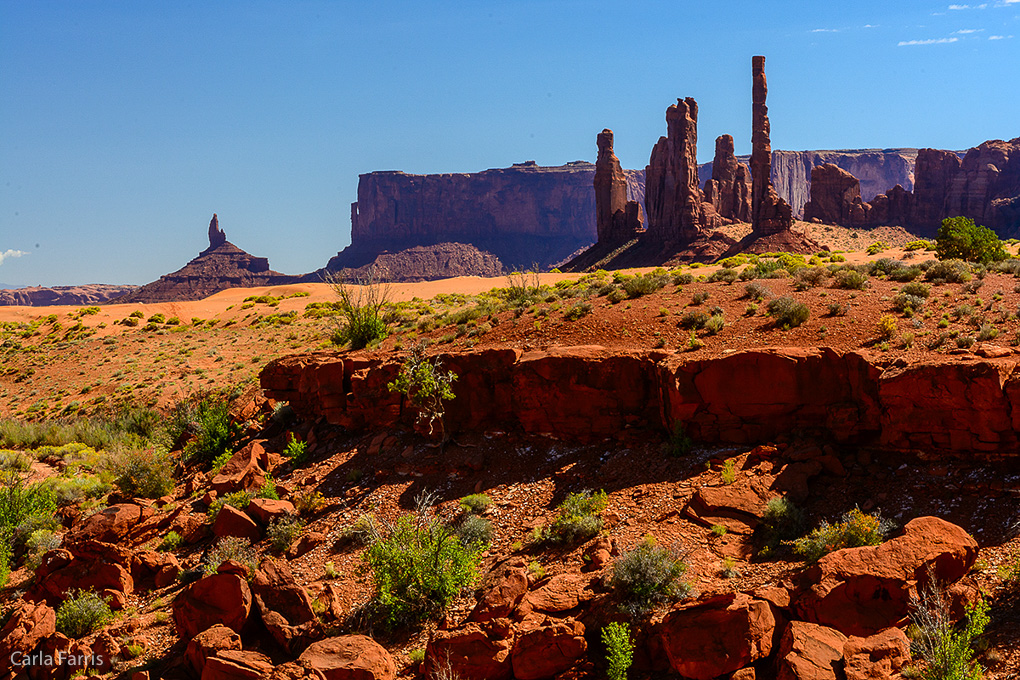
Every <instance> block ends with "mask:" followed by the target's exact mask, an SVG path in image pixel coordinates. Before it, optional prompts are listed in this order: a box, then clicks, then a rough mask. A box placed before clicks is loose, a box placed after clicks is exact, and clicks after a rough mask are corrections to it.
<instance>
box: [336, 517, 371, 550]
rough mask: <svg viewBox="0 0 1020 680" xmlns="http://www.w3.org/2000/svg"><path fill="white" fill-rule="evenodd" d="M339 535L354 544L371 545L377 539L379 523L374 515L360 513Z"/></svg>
mask: <svg viewBox="0 0 1020 680" xmlns="http://www.w3.org/2000/svg"><path fill="white" fill-rule="evenodd" d="M341 537H342V538H343V539H345V540H347V541H350V542H351V543H354V544H355V545H371V544H373V543H375V542H376V541H378V540H379V523H378V522H376V521H375V515H362V516H361V517H359V518H358V519H356V520H355V521H354V522H353V523H352V524H351V525H350V526H349V527H347V528H346V529H344V531H343V533H342V534H341Z"/></svg>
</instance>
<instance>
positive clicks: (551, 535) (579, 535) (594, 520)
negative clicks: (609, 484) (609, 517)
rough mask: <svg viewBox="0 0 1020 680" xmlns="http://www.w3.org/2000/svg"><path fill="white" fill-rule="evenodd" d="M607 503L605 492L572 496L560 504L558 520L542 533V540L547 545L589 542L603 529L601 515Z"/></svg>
mask: <svg viewBox="0 0 1020 680" xmlns="http://www.w3.org/2000/svg"><path fill="white" fill-rule="evenodd" d="M607 501H608V498H607V496H606V492H605V491H598V492H596V493H592V492H591V491H581V492H580V493H572V494H570V495H569V496H567V497H566V499H564V501H563V502H562V503H560V505H559V507H558V508H557V510H558V513H559V514H558V515H557V517H556V520H555V521H554V522H553V523H552V525H551V526H549V527H547V528H546V530H545V531H544V532H542V536H541V539H542V540H543V541H544V542H547V543H564V544H568V545H569V544H571V543H576V542H578V541H582V540H585V541H586V540H588V539H589V538H591V537H592V536H594V535H595V534H597V533H598V532H599V530H600V529H601V528H602V517H600V514H601V513H602V511H603V510H604V509H605V507H606V503H607Z"/></svg>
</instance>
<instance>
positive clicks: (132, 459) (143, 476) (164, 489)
mask: <svg viewBox="0 0 1020 680" xmlns="http://www.w3.org/2000/svg"><path fill="white" fill-rule="evenodd" d="M114 471H115V474H116V475H117V477H116V479H114V482H113V483H114V484H116V485H117V488H118V489H120V490H121V492H122V493H124V494H125V495H128V496H132V497H141V498H159V497H160V496H165V495H167V494H168V493H170V492H171V491H173V488H174V479H173V476H172V475H171V473H172V471H173V463H172V462H171V461H170V457H169V456H168V455H167V454H166V453H164V452H162V451H160V450H158V449H142V450H134V451H125V452H124V453H122V454H120V455H119V456H117V457H116V458H115V459H114Z"/></svg>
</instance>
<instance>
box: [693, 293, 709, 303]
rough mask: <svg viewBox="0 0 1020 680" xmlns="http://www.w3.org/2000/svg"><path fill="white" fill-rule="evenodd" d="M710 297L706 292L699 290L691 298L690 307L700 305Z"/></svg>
mask: <svg viewBox="0 0 1020 680" xmlns="http://www.w3.org/2000/svg"><path fill="white" fill-rule="evenodd" d="M709 297H710V293H709V292H708V291H707V290H700V291H698V292H697V293H695V294H694V295H692V296H691V304H692V305H700V304H702V303H704V302H705V300H707V299H708V298H709Z"/></svg>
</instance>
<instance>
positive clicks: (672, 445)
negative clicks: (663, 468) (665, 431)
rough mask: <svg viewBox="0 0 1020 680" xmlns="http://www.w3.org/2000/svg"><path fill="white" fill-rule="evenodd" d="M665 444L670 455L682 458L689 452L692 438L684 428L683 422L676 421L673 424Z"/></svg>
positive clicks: (692, 441) (692, 444)
mask: <svg viewBox="0 0 1020 680" xmlns="http://www.w3.org/2000/svg"><path fill="white" fill-rule="evenodd" d="M666 446H667V451H668V452H669V455H670V456H673V457H674V458H683V457H684V456H686V455H687V454H689V453H690V452H691V448H692V447H693V446H694V440H693V439H691V437H690V435H688V434H687V432H686V431H685V430H684V425H683V423H680V422H677V423H674V424H673V429H672V430H670V433H669V439H668V440H667V442H666Z"/></svg>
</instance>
